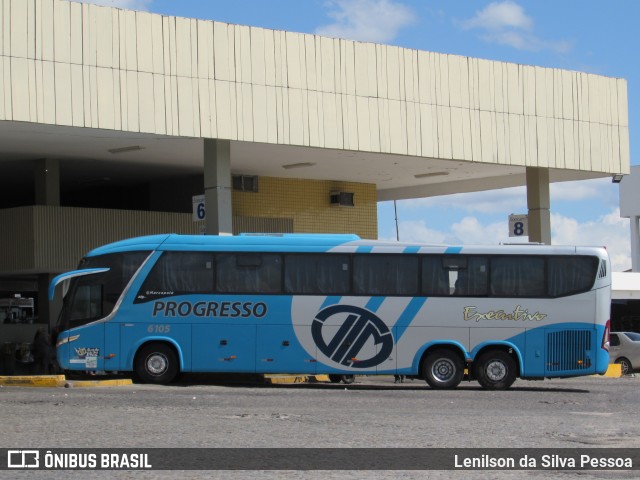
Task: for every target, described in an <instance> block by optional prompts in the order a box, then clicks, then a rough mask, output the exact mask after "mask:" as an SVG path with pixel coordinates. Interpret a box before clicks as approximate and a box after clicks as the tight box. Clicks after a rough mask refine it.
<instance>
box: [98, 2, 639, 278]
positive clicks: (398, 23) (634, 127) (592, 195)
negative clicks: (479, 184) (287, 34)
mask: <svg viewBox="0 0 640 480" xmlns="http://www.w3.org/2000/svg"><path fill="white" fill-rule="evenodd" d="M93 3H100V4H104V5H111V6H117V7H122V8H132V9H139V10H147V11H150V12H154V13H161V14H165V15H177V16H182V17H192V18H202V19H208V20H217V21H222V22H229V23H236V24H241V25H251V26H259V27H265V28H272V29H278V30H289V31H295V32H303V33H317V34H322V35H329V36H334V37H341V38H349V39H353V40H363V41H372V42H378V43H386V44H391V45H398V46H401V47H406V48H415V49H419V50H428V51H434V52H439V53H450V54H456V55H464V56H470V57H479V58H487V59H491V60H500V61H506V62H515V63H521V64H528V65H537V66H543V67H554V68H563V69H569V70H578V71H583V72H589V73H596V74H600V75H606V76H611V77H620V78H625V79H626V80H627V82H628V95H629V125H630V131H629V137H630V142H631V145H630V150H631V164H632V165H636V164H639V163H640V161H639V160H638V145H637V143H638V142H637V139H639V138H640V62H639V61H638V50H639V49H640V33H638V27H637V24H638V20H640V1H637V0H612V1H608V2H605V1H596V0H562V1H557V0H555V1H554V0H496V1H493V2H492V1H483V0H473V1H472V0H456V1H451V0H232V1H231V0H229V1H227V0H215V1H199V0H95V1H93ZM397 208H398V218H399V231H400V239H401V240H406V241H422V242H437V243H493V244H495V243H498V242H508V241H509V238H508V232H507V230H508V228H507V218H508V215H509V214H510V213H526V192H525V190H524V188H512V189H504V190H496V191H491V192H482V193H471V194H464V195H448V196H443V197H439V198H430V199H419V200H404V201H398V202H397ZM378 222H379V236H380V238H387V239H395V237H396V231H395V220H394V210H393V203H392V202H383V203H380V204H379V213H378ZM551 227H552V241H553V243H555V244H576V245H605V246H607V248H608V249H609V253H610V255H611V258H612V262H613V266H614V270H618V271H620V270H625V269H628V268H630V267H631V260H630V257H629V255H630V246H629V236H630V234H629V221H628V220H627V219H621V218H620V215H619V199H618V186H617V185H614V184H612V183H611V180H610V179H601V180H590V181H583V182H572V183H565V184H556V185H552V186H551Z"/></svg>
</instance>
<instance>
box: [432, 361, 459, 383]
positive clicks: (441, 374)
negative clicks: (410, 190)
mask: <svg viewBox="0 0 640 480" xmlns="http://www.w3.org/2000/svg"><path fill="white" fill-rule="evenodd" d="M455 373H456V366H455V364H454V363H453V362H452V361H451V360H449V359H448V358H441V359H439V360H437V361H436V362H435V363H434V364H433V367H431V375H432V376H433V378H434V379H435V380H437V381H438V382H448V381H449V380H451V379H452V378H453V376H454V375H455Z"/></svg>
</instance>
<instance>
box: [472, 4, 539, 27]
mask: <svg viewBox="0 0 640 480" xmlns="http://www.w3.org/2000/svg"><path fill="white" fill-rule="evenodd" d="M462 27H463V28H465V29H472V28H484V29H485V30H498V29H502V28H518V29H524V30H532V29H533V19H532V18H531V17H529V16H528V15H527V14H526V13H524V9H523V8H522V7H521V6H520V5H518V4H517V3H514V2H511V1H508V0H507V1H505V2H493V3H490V4H489V5H487V6H486V7H485V8H484V9H483V10H480V11H478V12H476V15H475V17H473V18H470V19H469V20H465V21H463V22H462Z"/></svg>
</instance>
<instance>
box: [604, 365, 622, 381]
mask: <svg viewBox="0 0 640 480" xmlns="http://www.w3.org/2000/svg"><path fill="white" fill-rule="evenodd" d="M604 376H605V377H609V378H620V377H622V365H620V364H618V363H611V364H610V365H609V368H607V371H606V372H605V374H604Z"/></svg>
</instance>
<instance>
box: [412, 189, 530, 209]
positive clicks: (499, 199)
mask: <svg viewBox="0 0 640 480" xmlns="http://www.w3.org/2000/svg"><path fill="white" fill-rule="evenodd" d="M401 202H402V203H401V204H400V205H402V208H403V209H405V208H410V209H418V208H424V207H443V208H455V209H460V210H463V211H467V212H474V213H504V212H508V213H521V211H526V209H527V192H526V189H525V187H515V188H503V189H501V190H489V191H486V192H473V193H457V194H453V195H442V196H438V197H430V198H416V199H412V200H402V201H401Z"/></svg>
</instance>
